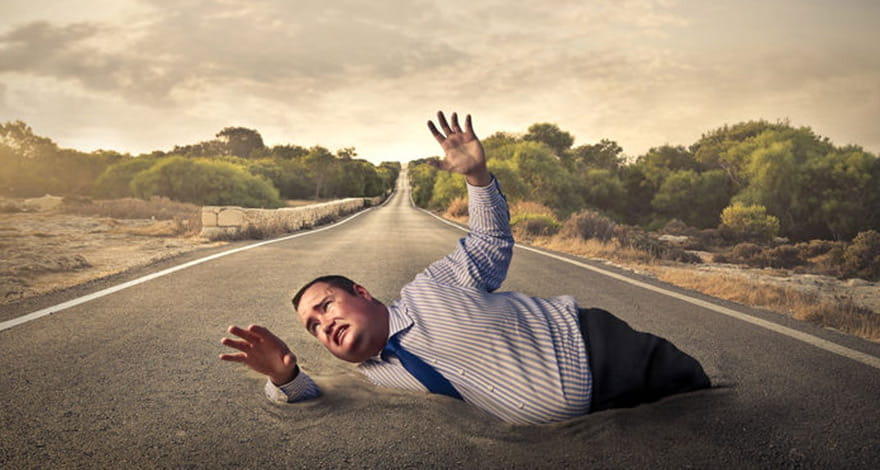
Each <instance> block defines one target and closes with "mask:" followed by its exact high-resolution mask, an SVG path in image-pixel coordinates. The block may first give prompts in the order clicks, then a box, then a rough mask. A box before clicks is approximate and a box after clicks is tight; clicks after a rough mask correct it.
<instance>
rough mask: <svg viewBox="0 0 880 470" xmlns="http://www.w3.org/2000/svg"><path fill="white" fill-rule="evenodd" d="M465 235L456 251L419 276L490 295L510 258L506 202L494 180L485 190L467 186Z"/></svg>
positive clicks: (504, 276) (510, 241)
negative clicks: (467, 229)
mask: <svg viewBox="0 0 880 470" xmlns="http://www.w3.org/2000/svg"><path fill="white" fill-rule="evenodd" d="M467 190H468V225H469V226H470V231H469V233H468V235H467V236H466V237H464V238H462V239H461V240H459V241H458V245H457V246H456V248H455V251H453V252H452V253H450V254H449V255H447V256H445V257H444V258H442V259H440V260H438V261H436V262H434V263H433V264H431V265H430V266H428V269H426V270H425V271H424V273H422V274H423V275H424V276H427V277H429V278H431V279H434V280H435V281H437V282H440V283H443V284H449V285H458V286H463V287H474V288H477V289H482V290H485V291H487V292H492V291H494V290H496V289H498V288H499V287H501V283H502V282H504V278H506V277H507V269H508V267H510V260H511V258H512V256H513V245H514V241H513V235H512V234H511V232H510V212H509V210H508V207H507V199H505V197H504V194H503V193H502V192H501V187H500V186H499V185H498V180H497V179H495V177H494V176H493V178H492V182H491V183H490V184H489V185H488V186H471V185H470V184H468V185H467Z"/></svg>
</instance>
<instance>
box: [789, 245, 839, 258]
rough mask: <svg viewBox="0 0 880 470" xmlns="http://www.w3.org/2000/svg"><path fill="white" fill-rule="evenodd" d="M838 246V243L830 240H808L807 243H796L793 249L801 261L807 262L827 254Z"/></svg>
mask: <svg viewBox="0 0 880 470" xmlns="http://www.w3.org/2000/svg"><path fill="white" fill-rule="evenodd" d="M839 244H840V243H839V242H833V241H831V240H810V241H809V242H802V243H798V244H796V245H794V247H795V248H797V250H798V253H799V254H800V257H801V258H802V259H805V260H808V259H811V258H815V257H817V256H821V255H824V254H825V253H828V252H829V251H831V249H832V248H834V247H835V246H837V245H839Z"/></svg>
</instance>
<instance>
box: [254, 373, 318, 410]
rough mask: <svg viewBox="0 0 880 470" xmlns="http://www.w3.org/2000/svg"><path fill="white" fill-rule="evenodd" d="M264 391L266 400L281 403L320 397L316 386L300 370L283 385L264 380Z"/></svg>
mask: <svg viewBox="0 0 880 470" xmlns="http://www.w3.org/2000/svg"><path fill="white" fill-rule="evenodd" d="M265 391H266V398H268V399H270V400H272V401H277V402H283V403H293V402H297V401H302V400H309V399H311V398H316V397H317V396H318V395H320V392H319V390H318V386H317V385H315V382H313V381H312V379H311V378H310V377H309V376H308V375H307V374H306V373H304V372H303V371H302V369H300V370H299V373H298V374H296V377H294V379H293V380H291V381H290V382H287V383H286V384H283V385H275V384H273V383H272V381H271V380H269V379H266V387H265Z"/></svg>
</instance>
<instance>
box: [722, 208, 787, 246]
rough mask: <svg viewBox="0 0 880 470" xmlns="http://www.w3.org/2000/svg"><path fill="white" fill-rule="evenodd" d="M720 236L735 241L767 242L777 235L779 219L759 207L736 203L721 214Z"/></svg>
mask: <svg viewBox="0 0 880 470" xmlns="http://www.w3.org/2000/svg"><path fill="white" fill-rule="evenodd" d="M719 229H721V231H722V235H723V236H725V237H726V238H729V239H731V240H735V241H761V242H769V241H770V240H773V238H775V237H776V235H777V234H778V233H779V219H777V218H776V217H774V216H772V215H769V214H767V209H766V208H765V207H764V206H761V205H750V206H746V205H743V204H742V203H739V202H736V203H733V205H730V206H728V207H726V208H725V209H724V210H723V211H722V212H721V225H720V227H719Z"/></svg>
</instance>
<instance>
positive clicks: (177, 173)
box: [131, 157, 284, 208]
mask: <svg viewBox="0 0 880 470" xmlns="http://www.w3.org/2000/svg"><path fill="white" fill-rule="evenodd" d="M131 187H132V190H133V191H134V193H135V195H136V196H138V197H140V198H142V199H147V198H150V197H152V196H166V197H169V198H171V199H174V200H176V201H182V202H192V203H195V204H203V205H237V206H242V207H265V208H277V207H282V206H283V205H284V204H283V203H282V202H281V200H280V199H279V195H278V190H277V189H275V187H274V186H272V184H271V183H269V181H268V180H266V179H265V178H262V177H258V176H254V175H252V174H250V173H248V172H247V170H246V169H245V168H244V167H242V166H239V165H236V164H233V163H228V162H221V161H212V160H204V159H198V160H193V159H187V158H183V157H169V158H166V159H163V160H161V161H159V162H158V163H156V164H155V165H154V166H153V167H151V168H150V169H149V170H146V171H143V172H141V173H138V175H137V176H135V178H134V179H133V180H132V182H131Z"/></svg>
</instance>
